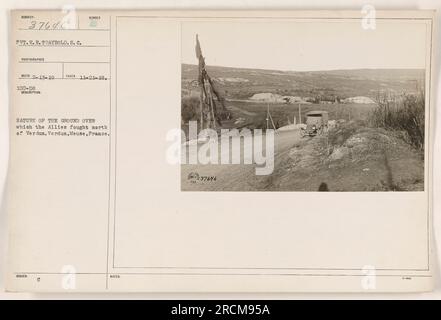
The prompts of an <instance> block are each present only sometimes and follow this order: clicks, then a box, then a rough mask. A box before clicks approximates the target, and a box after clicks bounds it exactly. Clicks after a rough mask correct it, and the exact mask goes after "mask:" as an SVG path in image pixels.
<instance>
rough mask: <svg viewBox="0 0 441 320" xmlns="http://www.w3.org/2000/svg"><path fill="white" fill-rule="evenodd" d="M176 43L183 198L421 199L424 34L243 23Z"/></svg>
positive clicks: (190, 27)
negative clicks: (316, 194)
mask: <svg viewBox="0 0 441 320" xmlns="http://www.w3.org/2000/svg"><path fill="white" fill-rule="evenodd" d="M181 34H182V38H181V57H182V70H181V72H182V76H181V127H182V133H183V137H182V161H183V162H182V166H181V189H182V190H183V191H331V192H332V191H424V183H425V181H424V180H425V179H424V175H425V171H424V167H425V165H424V163H425V147H426V140H425V137H426V127H427V125H426V121H427V117H428V114H427V113H428V112H426V109H427V103H426V77H427V76H428V74H427V73H426V70H430V66H429V63H430V60H429V59H428V58H427V57H428V52H427V41H428V40H427V39H429V40H430V29H428V28H427V25H426V24H425V23H423V22H422V23H418V22H412V23H409V22H408V21H405V20H404V21H400V20H393V19H390V20H388V19H385V20H378V19H377V21H375V23H374V24H373V23H371V24H370V22H369V21H363V20H362V19H356V20H350V19H335V20H314V19H309V20H308V19H299V20H286V21H272V20H263V21H260V20H258V19H251V20H247V19H242V20H241V21H237V20H236V21H234V20H230V21H222V20H220V21H210V22H207V21H200V22H183V23H182V31H181ZM196 133H198V134H197V135H196ZM269 133H271V136H269ZM234 140H237V144H236V146H238V147H237V148H236V149H234V146H235V144H234V143H235V142H233V141H234ZM221 141H224V142H226V143H224V144H222V143H221ZM259 147H261V149H259ZM201 157H202V158H204V157H205V158H206V159H201ZM192 160H193V161H192ZM259 161H260V162H259ZM259 167H260V168H261V169H262V170H261V172H260V173H259V172H258V170H257V169H256V168H259Z"/></svg>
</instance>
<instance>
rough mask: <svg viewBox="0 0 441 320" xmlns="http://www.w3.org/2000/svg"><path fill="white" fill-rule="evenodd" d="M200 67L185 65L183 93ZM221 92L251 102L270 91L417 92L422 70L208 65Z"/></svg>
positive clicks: (348, 94) (319, 93)
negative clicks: (316, 69) (310, 69)
mask: <svg viewBox="0 0 441 320" xmlns="http://www.w3.org/2000/svg"><path fill="white" fill-rule="evenodd" d="M197 68H198V67H197V65H189V64H182V90H183V93H184V94H186V93H188V92H189V91H190V90H192V84H191V82H192V81H193V80H196V79H197ZM207 70H208V72H209V74H210V76H211V77H212V78H213V79H214V80H215V81H216V83H217V87H218V89H219V91H221V92H222V93H223V95H224V97H226V98H228V99H248V98H250V97H251V96H253V95H254V94H256V93H262V92H270V93H276V94H280V95H289V96H301V97H317V96H321V97H324V96H325V97H326V96H328V97H331V98H332V97H339V98H343V99H344V98H348V97H354V96H366V97H370V98H372V99H375V98H376V96H377V95H378V93H379V92H389V93H396V94H401V93H403V92H406V93H415V92H416V91H418V90H421V89H422V88H423V87H424V70H423V69H356V70H332V71H311V72H294V71H277V70H262V69H245V68H230V67H219V66H207Z"/></svg>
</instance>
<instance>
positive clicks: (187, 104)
mask: <svg viewBox="0 0 441 320" xmlns="http://www.w3.org/2000/svg"><path fill="white" fill-rule="evenodd" d="M198 112H199V98H198V97H195V96H187V97H183V98H182V101H181V119H182V121H183V122H184V123H188V122H189V121H193V120H194V121H196V120H198V117H199V114H198Z"/></svg>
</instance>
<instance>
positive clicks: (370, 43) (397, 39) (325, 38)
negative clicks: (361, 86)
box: [181, 20, 428, 71]
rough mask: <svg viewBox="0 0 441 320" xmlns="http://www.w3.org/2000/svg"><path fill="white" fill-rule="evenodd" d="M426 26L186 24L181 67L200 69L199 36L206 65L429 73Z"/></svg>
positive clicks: (356, 22)
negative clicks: (426, 70) (197, 44)
mask: <svg viewBox="0 0 441 320" xmlns="http://www.w3.org/2000/svg"><path fill="white" fill-rule="evenodd" d="M426 32H428V28H427V26H426V24H425V23H424V22H422V21H415V22H409V21H403V20H393V21H392V20H387V21H385V20H382V21H379V20H377V23H376V29H375V30H370V29H369V30H365V29H363V28H362V27H361V23H360V21H359V20H352V21H348V20H344V21H342V20H333V21H327V22H323V21H320V22H319V21H312V22H311V21H308V22H307V21H269V22H260V21H216V22H212V21H205V22H204V21H201V22H183V23H182V31H181V34H182V42H181V50H182V52H181V55H182V62H183V63H188V64H197V58H196V55H195V36H196V34H198V35H199V40H200V42H201V47H202V52H203V54H204V56H205V62H206V64H207V65H216V66H226V67H240V68H257V69H273V70H284V71H286V70H291V71H315V70H336V69H364V68H372V69H374V68H387V69H399V68H403V69H407V68H409V69H414V68H425V63H426V39H427V36H426Z"/></svg>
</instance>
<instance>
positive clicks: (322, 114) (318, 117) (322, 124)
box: [300, 111, 329, 137]
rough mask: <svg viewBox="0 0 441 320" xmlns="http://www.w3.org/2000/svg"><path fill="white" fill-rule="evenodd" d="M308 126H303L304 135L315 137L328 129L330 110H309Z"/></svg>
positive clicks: (302, 133)
mask: <svg viewBox="0 0 441 320" xmlns="http://www.w3.org/2000/svg"><path fill="white" fill-rule="evenodd" d="M305 117H306V121H305V122H306V128H302V129H301V131H300V133H301V136H302V137H305V136H309V137H314V136H316V135H318V134H322V133H325V132H327V131H328V120H329V116H328V112H327V111H309V112H307V113H306V115H305Z"/></svg>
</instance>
